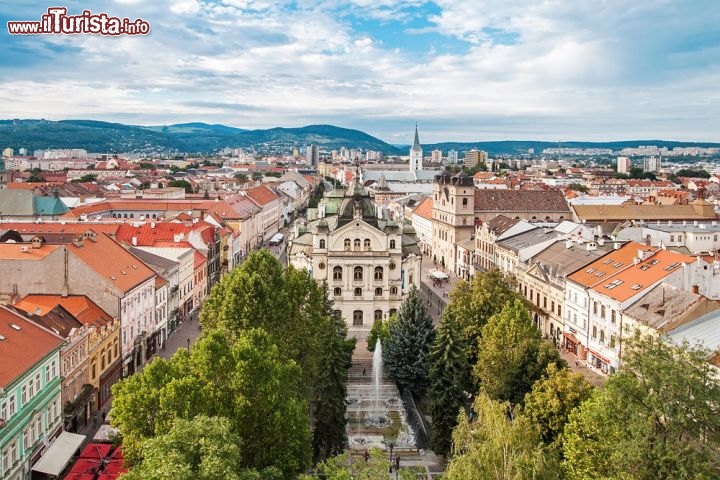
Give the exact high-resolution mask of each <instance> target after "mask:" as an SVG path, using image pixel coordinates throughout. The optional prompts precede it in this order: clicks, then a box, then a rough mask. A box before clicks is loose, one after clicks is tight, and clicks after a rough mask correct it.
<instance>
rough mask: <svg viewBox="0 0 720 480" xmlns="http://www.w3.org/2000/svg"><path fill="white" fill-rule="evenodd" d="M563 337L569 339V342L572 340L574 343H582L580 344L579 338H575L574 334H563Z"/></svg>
mask: <svg viewBox="0 0 720 480" xmlns="http://www.w3.org/2000/svg"><path fill="white" fill-rule="evenodd" d="M563 336H565V338H567V339H568V340H570V341H571V342H572V343H580V342H579V341H578V339H577V337H575V335H573V334H572V333H570V332H563Z"/></svg>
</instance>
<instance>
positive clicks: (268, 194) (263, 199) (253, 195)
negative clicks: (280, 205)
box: [247, 185, 280, 205]
mask: <svg viewBox="0 0 720 480" xmlns="http://www.w3.org/2000/svg"><path fill="white" fill-rule="evenodd" d="M247 196H248V197H249V198H250V199H251V200H252V201H253V202H255V203H257V204H258V205H267V204H268V203H270V202H272V201H274V200H277V199H278V198H280V197H278V195H277V194H276V193H275V192H273V191H272V189H271V188H270V187H268V186H266V185H260V186H258V187H254V188H251V189H250V190H248V191H247Z"/></svg>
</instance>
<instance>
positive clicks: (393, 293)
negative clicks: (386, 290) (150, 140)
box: [390, 287, 397, 295]
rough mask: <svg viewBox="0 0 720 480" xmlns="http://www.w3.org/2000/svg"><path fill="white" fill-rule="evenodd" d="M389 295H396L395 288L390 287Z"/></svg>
mask: <svg viewBox="0 0 720 480" xmlns="http://www.w3.org/2000/svg"><path fill="white" fill-rule="evenodd" d="M390 295H397V287H390Z"/></svg>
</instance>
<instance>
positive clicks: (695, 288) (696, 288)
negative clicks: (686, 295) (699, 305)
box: [691, 285, 700, 295]
mask: <svg viewBox="0 0 720 480" xmlns="http://www.w3.org/2000/svg"><path fill="white" fill-rule="evenodd" d="M691 289H692V290H691V291H692V293H694V294H695V295H700V285H693V286H692V287H691Z"/></svg>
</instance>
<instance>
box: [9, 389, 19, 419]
mask: <svg viewBox="0 0 720 480" xmlns="http://www.w3.org/2000/svg"><path fill="white" fill-rule="evenodd" d="M15 412H17V408H16V406H15V395H14V394H10V400H8V418H10V417H12V416H13V415H15Z"/></svg>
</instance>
